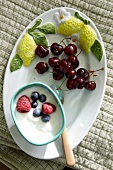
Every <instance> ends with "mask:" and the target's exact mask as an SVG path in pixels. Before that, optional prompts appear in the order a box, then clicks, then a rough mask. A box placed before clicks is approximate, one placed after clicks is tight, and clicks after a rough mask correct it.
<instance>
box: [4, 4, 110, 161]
mask: <svg viewBox="0 0 113 170" xmlns="http://www.w3.org/2000/svg"><path fill="white" fill-rule="evenodd" d="M60 8H61V7H57V8H53V9H50V10H48V11H45V12H44V13H42V14H40V15H39V16H37V17H36V18H34V19H33V20H32V21H31V22H30V23H29V24H28V26H27V27H25V29H24V30H23V32H22V33H21V34H20V36H19V38H18V39H17V41H16V43H15V45H14V47H13V50H12V52H11V54H10V57H9V59H8V64H9V63H10V61H11V59H12V58H11V56H12V54H13V51H14V49H15V48H16V46H17V44H18V42H19V41H20V39H21V37H22V36H23V35H24V33H25V32H26V31H27V29H28V28H29V26H30V25H31V23H33V22H35V21H36V20H37V19H38V18H41V17H43V15H45V14H47V13H49V12H53V11H55V10H59V9H60ZM63 8H65V9H66V10H70V11H71V10H72V11H78V12H79V13H80V14H81V15H83V16H84V17H85V18H87V19H89V20H90V21H91V24H93V26H94V28H95V29H96V31H97V32H98V35H99V38H100V40H101V43H102V46H103V50H104V52H103V53H104V65H105V68H104V69H105V75H104V77H105V78H104V88H103V93H102V95H101V101H100V104H99V105H98V108H97V110H98V111H97V113H96V114H95V117H94V118H93V122H91V123H90V126H88V128H87V130H86V132H85V134H84V135H83V136H81V139H80V140H79V141H78V143H77V145H78V144H79V143H80V142H81V140H83V138H84V137H85V136H86V134H87V133H88V132H89V130H90V129H91V127H92V125H93V123H94V121H95V119H96V117H97V115H98V114H99V113H98V112H99V109H100V108H101V104H102V101H103V97H104V94H105V86H106V80H107V62H106V61H107V59H106V53H105V47H104V42H103V40H102V37H101V35H100V32H99V30H98V29H97V27H96V25H95V23H94V22H93V21H92V20H91V19H90V18H89V17H88V16H86V15H85V14H84V13H82V12H81V11H79V10H77V9H74V8H70V7H63ZM8 64H7V66H8ZM7 69H8V68H7V67H6V70H5V74H4V82H3V109H4V113H5V96H4V93H5V88H4V87H5V86H4V84H5V80H6V74H7ZM5 120H6V122H7V125H8V124H9V122H8V118H7V116H6V114H5ZM71 128H73V125H72V126H71V127H70V128H69V129H68V132H69V135H70V133H71ZM8 129H9V131H10V133H11V135H12V137H13V139H14V141H15V138H14V136H13V134H12V132H11V129H10V127H9V125H8ZM15 143H16V144H17V145H18V143H17V141H15ZM77 145H76V146H77ZM76 146H72V148H73V149H74V148H75V147H76ZM19 147H20V146H19ZM20 148H21V147H20ZM21 149H22V148H21ZM22 150H23V149H22ZM23 151H24V152H26V151H25V150H23ZM26 153H27V152H26ZM28 154H29V153H28ZM29 155H30V154H29ZM62 155H63V151H62V154H61V155H58V156H56V157H52V158H41V159H53V158H58V157H60V156H62ZM31 156H33V155H31ZM37 158H40V157H37Z"/></svg>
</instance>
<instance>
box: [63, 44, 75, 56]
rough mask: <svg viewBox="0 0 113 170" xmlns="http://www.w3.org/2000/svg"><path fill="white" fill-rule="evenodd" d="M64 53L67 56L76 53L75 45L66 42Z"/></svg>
mask: <svg viewBox="0 0 113 170" xmlns="http://www.w3.org/2000/svg"><path fill="white" fill-rule="evenodd" d="M64 53H65V54H66V55H68V56H70V55H74V54H76V53H77V47H76V46H75V45H74V44H68V45H67V46H66V47H65V48H64Z"/></svg>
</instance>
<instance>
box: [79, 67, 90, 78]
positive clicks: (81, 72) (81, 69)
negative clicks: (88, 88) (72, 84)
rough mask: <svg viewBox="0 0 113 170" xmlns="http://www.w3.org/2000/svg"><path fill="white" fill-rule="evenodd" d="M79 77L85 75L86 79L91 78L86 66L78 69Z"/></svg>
mask: <svg viewBox="0 0 113 170" xmlns="http://www.w3.org/2000/svg"><path fill="white" fill-rule="evenodd" d="M77 77H83V78H84V79H85V80H87V79H88V78H89V71H87V70H86V69H85V68H79V69H78V70H77Z"/></svg>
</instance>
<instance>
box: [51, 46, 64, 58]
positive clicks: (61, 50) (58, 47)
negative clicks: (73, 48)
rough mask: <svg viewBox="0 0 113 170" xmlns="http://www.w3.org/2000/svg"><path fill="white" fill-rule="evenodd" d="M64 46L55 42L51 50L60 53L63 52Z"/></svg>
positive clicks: (56, 53)
mask: <svg viewBox="0 0 113 170" xmlns="http://www.w3.org/2000/svg"><path fill="white" fill-rule="evenodd" d="M63 50H64V48H63V46H62V45H60V44H58V43H53V44H52V45H51V52H52V53H53V54H55V55H60V54H61V53H62V52H63Z"/></svg>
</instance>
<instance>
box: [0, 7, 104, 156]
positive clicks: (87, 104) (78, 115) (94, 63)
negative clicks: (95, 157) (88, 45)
mask: <svg viewBox="0 0 113 170" xmlns="http://www.w3.org/2000/svg"><path fill="white" fill-rule="evenodd" d="M65 9H66V10H67V11H69V12H70V13H71V15H72V16H74V13H75V11H76V10H75V9H72V8H65ZM57 11H59V8H55V9H52V10H49V11H47V12H45V13H43V14H42V15H40V16H38V17H37V18H36V19H35V20H33V21H32V22H31V23H30V24H29V25H28V27H27V28H26V29H25V30H24V31H23V33H22V34H21V36H20V37H19V39H18V40H17V42H16V44H15V47H14V49H13V51H12V54H11V56H10V59H9V62H8V65H7V68H6V73H5V77H4V87H3V105H4V112H5V118H6V122H7V125H8V128H9V130H10V133H11V135H12V137H13V139H14V140H15V142H16V143H17V145H18V146H19V147H20V148H21V149H22V150H23V151H24V152H26V153H27V154H29V155H31V156H33V157H36V158H40V159H53V158H57V157H59V156H61V155H63V147H62V140H61V137H59V138H58V139H57V140H56V141H54V142H52V143H50V144H48V145H44V146H35V145H32V144H30V143H28V142H27V141H26V140H25V139H24V138H23V137H22V136H21V134H20V133H19V131H18V130H17V128H16V126H15V124H14V121H13V119H12V116H11V112H10V101H11V98H12V96H13V94H14V92H15V91H16V90H17V89H19V88H20V87H21V86H23V85H26V84H28V83H31V82H34V81H42V82H43V83H46V84H48V85H51V84H52V83H55V81H54V80H53V79H52V76H51V74H43V75H39V74H38V73H37V72H36V70H35V69H34V68H35V65H36V64H37V63H38V62H39V61H40V60H39V58H38V57H37V58H35V59H34V61H33V62H32V64H31V65H30V66H29V67H27V68H25V67H24V66H23V67H22V68H21V69H19V70H17V71H14V72H12V73H11V72H10V62H11V59H12V58H13V57H14V55H15V54H16V49H17V45H18V43H19V41H20V40H21V38H22V36H23V35H24V34H25V33H26V31H27V29H28V28H30V27H32V26H33V25H34V24H35V22H36V20H37V19H39V18H41V19H42V20H43V22H42V24H44V23H46V22H52V23H53V24H56V22H55V19H54V14H55V12H57ZM78 12H79V11H78ZM79 13H80V15H82V16H83V17H84V18H86V19H88V20H90V19H89V18H88V17H87V16H86V15H84V14H83V13H81V12H79ZM90 22H91V24H90V25H91V27H92V28H93V29H94V30H95V32H96V34H97V38H98V40H99V41H100V42H101V44H102V48H103V58H102V61H101V62H99V61H98V60H97V59H96V57H94V55H93V54H92V53H89V54H88V55H86V54H85V53H84V52H82V53H81V54H80V55H79V57H78V59H79V61H80V66H79V67H84V68H87V69H88V70H89V69H90V70H96V69H99V68H102V67H104V70H103V71H99V72H98V73H97V74H98V76H97V77H96V83H97V88H96V89H95V90H94V91H88V90H86V89H82V90H79V89H77V90H70V91H66V92H65V100H64V104H63V106H64V110H65V114H66V121H67V122H66V127H67V128H68V133H69V138H70V141H71V145H72V148H74V147H76V146H77V145H78V144H79V143H80V142H81V140H82V139H83V138H84V137H85V135H86V134H87V133H88V131H89V130H90V128H91V126H92V125H93V123H94V121H95V119H96V116H97V114H98V112H99V109H100V107H101V104H102V100H103V96H104V92H105V84H106V72H107V71H106V55H105V50H104V45H103V42H102V38H101V36H100V33H99V31H98V29H97V28H96V26H95V24H94V23H93V22H92V21H91V20H90ZM47 38H48V40H49V44H51V43H52V42H54V41H55V42H58V43H59V42H60V40H62V39H63V36H60V35H56V34H55V35H54V34H53V35H48V36H47ZM50 56H51V54H50ZM51 57H52V56H51ZM43 60H47V59H43ZM60 83H61V81H60V82H59V84H60ZM56 121H57V120H56ZM26 130H27V129H26Z"/></svg>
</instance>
